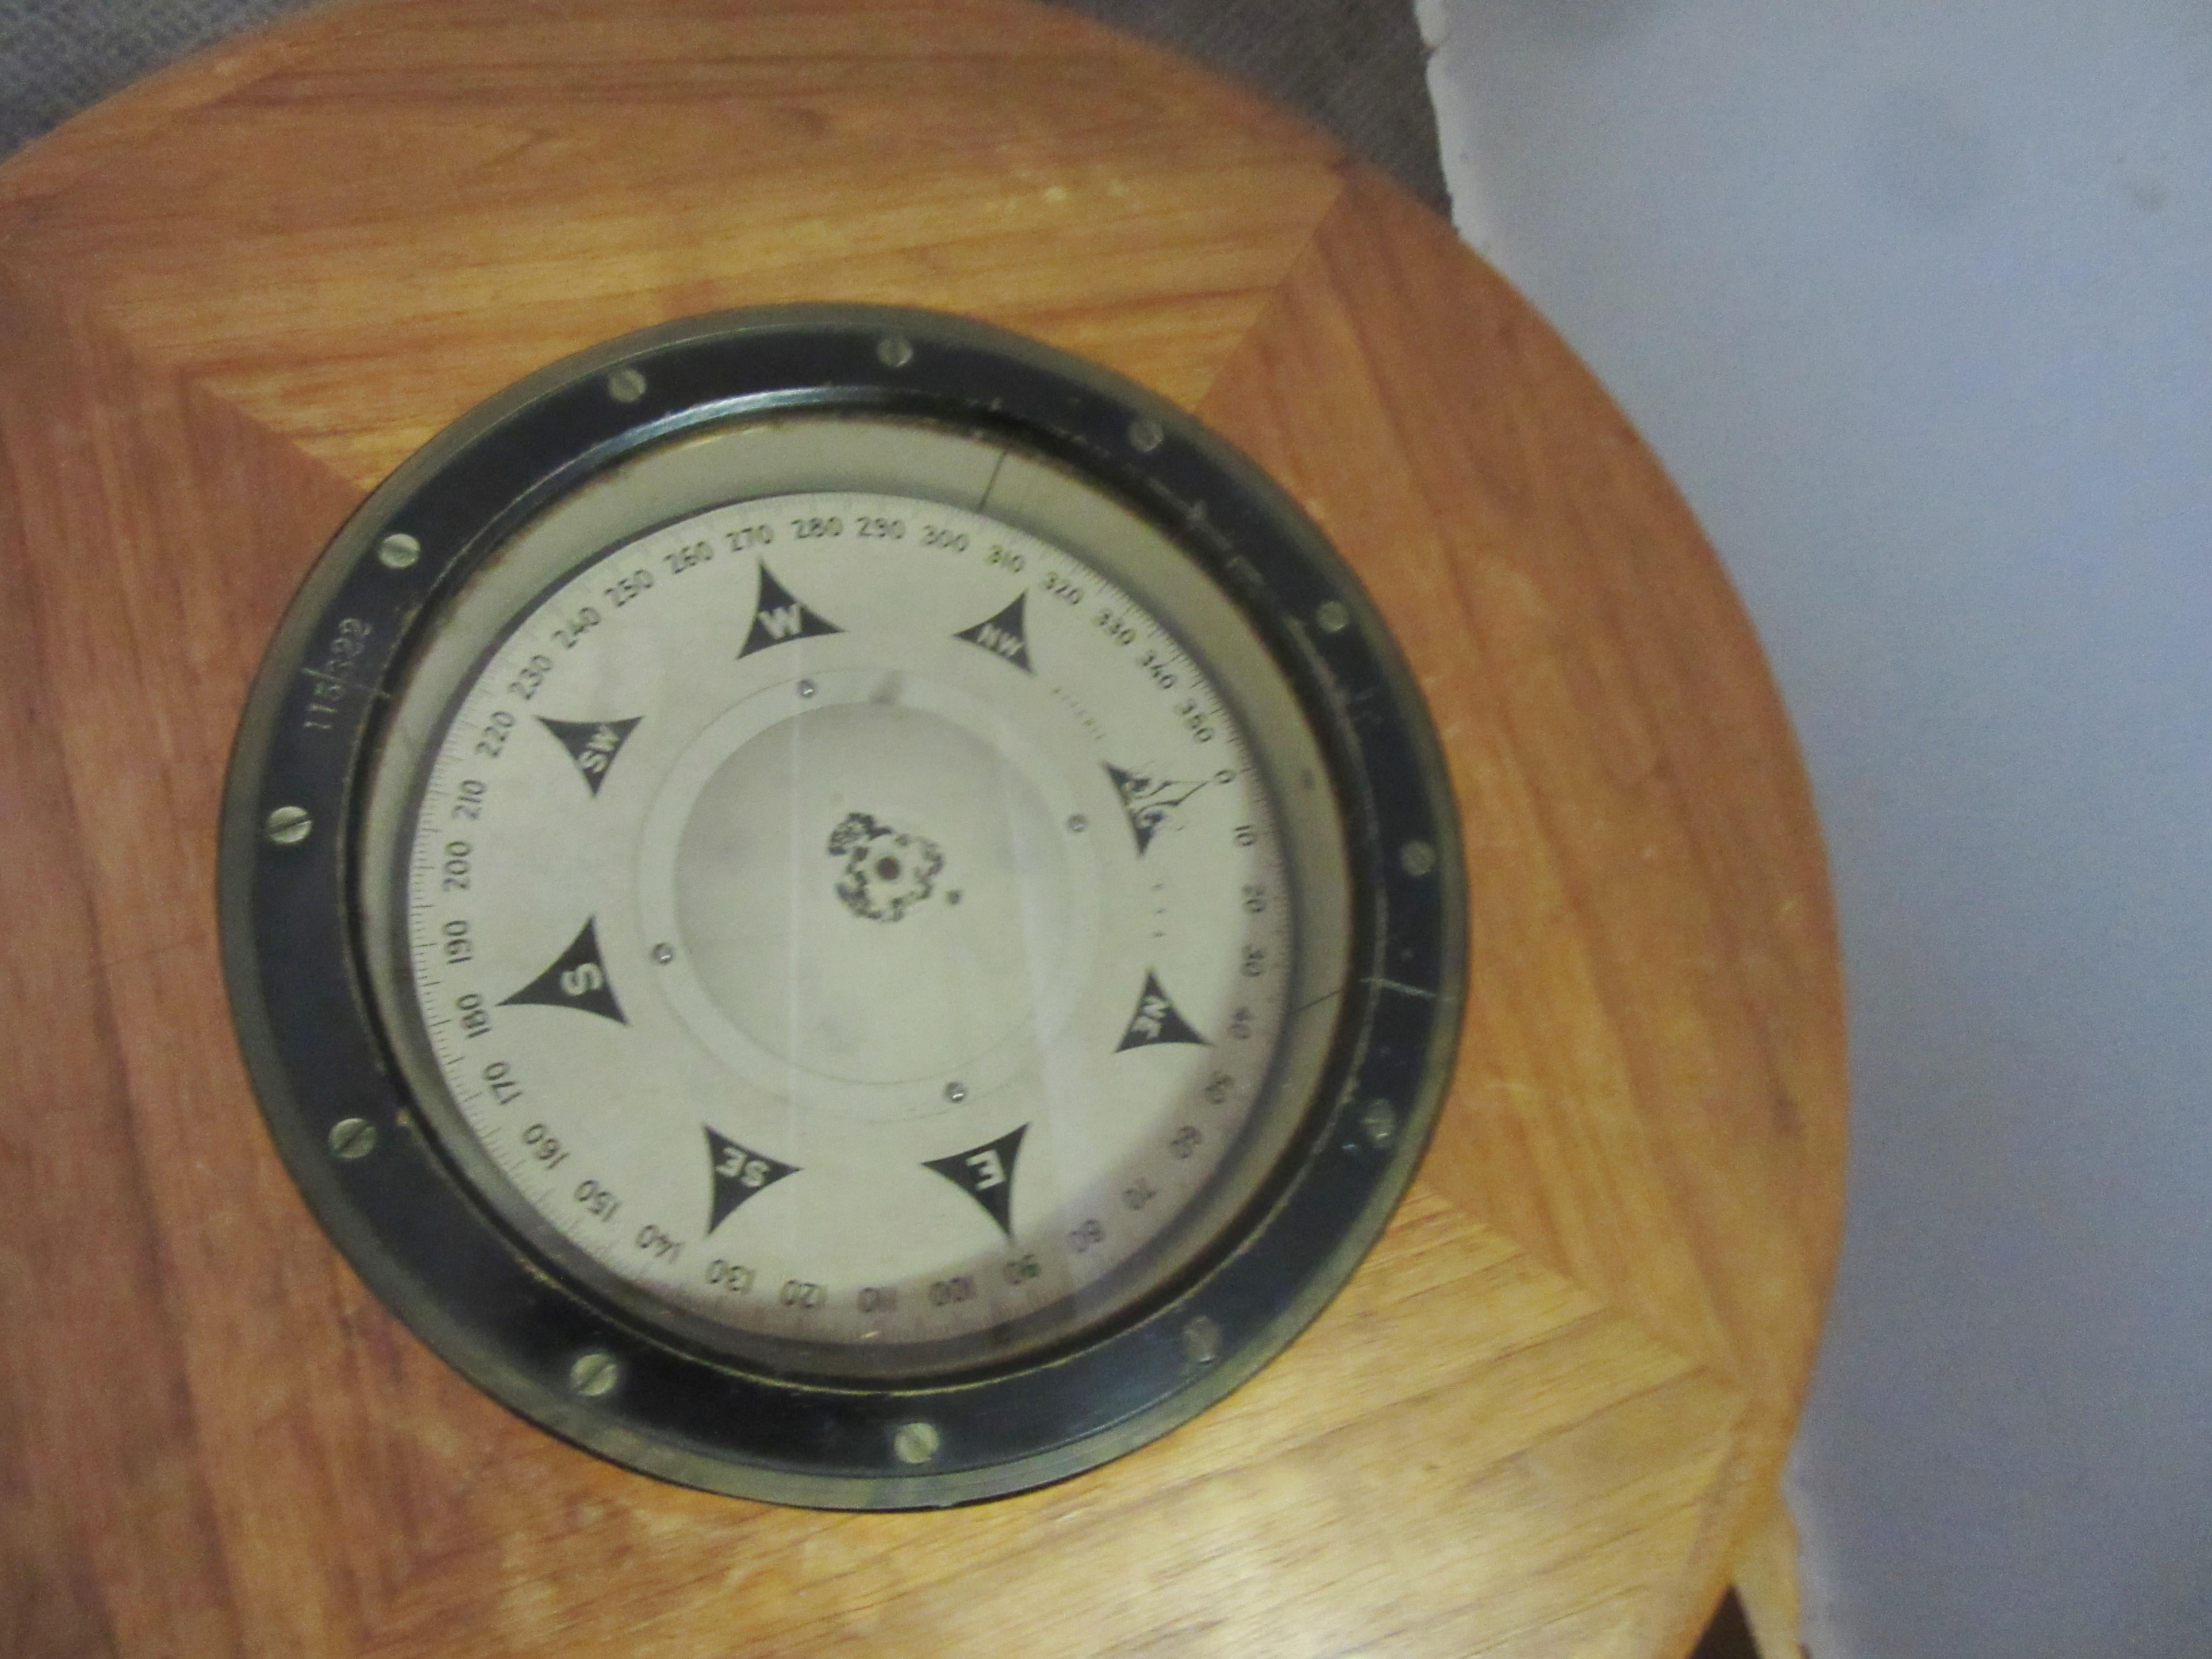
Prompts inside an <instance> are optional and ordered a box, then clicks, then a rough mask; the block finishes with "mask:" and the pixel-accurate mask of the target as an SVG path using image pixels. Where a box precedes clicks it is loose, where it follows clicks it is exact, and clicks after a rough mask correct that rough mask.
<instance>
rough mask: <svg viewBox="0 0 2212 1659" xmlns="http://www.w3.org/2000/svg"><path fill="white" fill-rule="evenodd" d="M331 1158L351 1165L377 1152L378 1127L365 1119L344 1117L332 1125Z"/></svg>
mask: <svg viewBox="0 0 2212 1659" xmlns="http://www.w3.org/2000/svg"><path fill="white" fill-rule="evenodd" d="M330 1148H331V1157H332V1158H343V1159H344V1160H345V1161H346V1162H347V1163H349V1164H351V1163H352V1162H354V1161H355V1160H356V1158H367V1157H368V1155H369V1154H370V1153H371V1152H374V1151H375V1150H376V1125H374V1123H371V1122H370V1121H368V1119H367V1118H365V1117H342V1118H340V1119H339V1120H338V1121H337V1122H336V1123H333V1124H331V1134H330Z"/></svg>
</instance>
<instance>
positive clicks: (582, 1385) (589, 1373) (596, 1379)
mask: <svg viewBox="0 0 2212 1659" xmlns="http://www.w3.org/2000/svg"><path fill="white" fill-rule="evenodd" d="M621 1381H622V1362H621V1361H620V1360H618V1359H617V1358H615V1357H614V1356H613V1355H612V1354H611V1353H609V1352H607V1351H606V1350H605V1349H604V1348H593V1349H591V1350H590V1351H589V1352H585V1353H580V1354H578V1355H577V1356H576V1360H575V1363H574V1364H572V1365H570V1366H569V1367H568V1388H569V1390H570V1391H571V1392H572V1393H575V1394H580V1395H583V1396H584V1398H585V1399H586V1400H597V1399H598V1398H599V1396H600V1395H605V1394H611V1393H613V1392H614V1386H615V1384H616V1383H619V1382H621Z"/></svg>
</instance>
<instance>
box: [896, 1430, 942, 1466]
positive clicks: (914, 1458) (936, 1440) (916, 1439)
mask: <svg viewBox="0 0 2212 1659" xmlns="http://www.w3.org/2000/svg"><path fill="white" fill-rule="evenodd" d="M944 1444H945V1437H944V1436H943V1435H941V1434H939V1432H938V1431H937V1425H936V1424H934V1423H922V1422H914V1423H902V1424H900V1425H898V1432H897V1433H896V1434H894V1435H893V1436H892V1437H891V1450H892V1451H893V1452H894V1453H896V1455H897V1456H898V1461H899V1462H902V1463H927V1462H929V1460H930V1459H931V1458H933V1457H934V1456H936V1455H937V1454H938V1452H939V1449H941V1448H942V1447H943V1446H944Z"/></svg>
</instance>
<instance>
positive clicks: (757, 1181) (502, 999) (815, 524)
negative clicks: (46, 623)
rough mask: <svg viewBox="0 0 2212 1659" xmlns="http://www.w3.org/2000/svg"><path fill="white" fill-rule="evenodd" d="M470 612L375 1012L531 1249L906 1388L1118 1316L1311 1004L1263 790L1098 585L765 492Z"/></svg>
mask: <svg viewBox="0 0 2212 1659" xmlns="http://www.w3.org/2000/svg"><path fill="white" fill-rule="evenodd" d="M1224 609H1226V608H1225V607H1224ZM501 626H502V627H503V628H504V630H505V631H504V632H503V634H500V633H497V631H496V630H494V631H493V637H495V643H492V642H490V641H489V640H488V641H487V643H486V644H485V645H480V646H478V647H477V653H476V654H475V656H474V659H473V660H474V666H473V668H471V669H470V670H468V671H465V672H461V673H459V674H458V675H457V676H455V677H454V689H453V690H452V691H451V692H450V694H448V695H446V696H444V697H443V698H442V708H443V712H442V713H441V714H437V715H436V716H435V718H426V719H425V720H424V722H423V737H424V743H423V749H422V753H421V755H420V757H419V759H417V760H416V761H414V762H413V763H412V767H413V776H414V779H415V782H414V784H413V786H412V792H413V793H412V803H413V804H412V805H411V806H410V807H409V808H408V809H407V812H408V814H409V816H410V820H411V821H410V822H409V823H407V824H406V826H405V829H404V835H403V837H402V850H401V853H400V856H399V858H398V868H397V869H396V871H395V875H396V878H397V887H398V891H397V893H396V895H395V897H396V899H397V903H396V905H395V907H394V908H395V911H396V914H397V915H398V919H399V920H398V933H399V935H400V938H401V940H402V946H401V948H402V953H403V956H404V962H403V963H401V964H400V977H401V979H402V980H403V981H404V982H403V987H402V989H401V992H400V995H401V998H402V1000H403V1001H404V1005H405V1009H404V1023H405V1024H407V1026H408V1028H409V1030H410V1033H411V1040H412V1043H413V1046H414V1048H416V1050H417V1051H419V1052H420V1053H421V1054H422V1056H423V1057H424V1061H425V1063H426V1064H427V1065H428V1067H429V1068H431V1069H433V1070H434V1071H435V1079H436V1086H435V1087H434V1088H432V1089H430V1090H428V1091H418V1092H422V1093H423V1097H424V1105H425V1109H426V1113H427V1114H428V1116H429V1118H430V1119H431V1120H432V1122H433V1124H434V1127H435V1129H436V1131H437V1132H438V1133H439V1135H440V1138H441V1139H442V1140H443V1141H445V1142H446V1143H447V1146H449V1148H450V1149H451V1150H452V1151H453V1152H454V1154H455V1156H456V1158H457V1160H458V1162H459V1164H461V1166H462V1168H463V1170H464V1172H465V1173H466V1174H467V1175H469V1176H470V1177H471V1180H472V1181H473V1182H474V1183H475V1184H476V1185H477V1186H478V1187H479V1188H480V1190H482V1192H483V1194H484V1195H485V1196H486V1198H487V1199H489V1200H490V1201H491V1202H492V1203H493V1205H494V1206H495V1207H496V1208H498V1209H499V1210H501V1212H503V1213H505V1214H506V1215H507V1218H509V1220H510V1221H511V1222H513V1224H514V1225H517V1226H518V1227H519V1228H520V1230H521V1231H523V1232H524V1233H525V1234H526V1236H528V1237H531V1238H532V1239H533V1240H535V1241H536V1242H537V1243H538V1244H539V1245H540V1246H541V1247H542V1248H544V1249H546V1250H548V1252H549V1253H550V1254H551V1255H554V1256H555V1257H556V1258H557V1259H559V1260H561V1261H564V1262H566V1263H568V1264H569V1265H570V1266H572V1267H574V1268H576V1269H577V1270H578V1272H579V1273H580V1276H581V1277H583V1278H585V1279H587V1280H589V1281H591V1282H592V1283H594V1284H595V1285H599V1287H600V1288H601V1289H602V1290H604V1291H607V1292H608V1293H610V1294H611V1295H613V1296H615V1297H617V1299H620V1300H623V1301H625V1302H627V1303H629V1304H633V1305H635V1306H636V1307H638V1308H640V1309H641V1310H643V1311H644V1312H646V1313H647V1315H648V1316H651V1317H653V1318H655V1319H658V1320H660V1321H663V1322H668V1323H671V1324H672V1325H674V1326H676V1327H678V1328H681V1329H682V1330H684V1332H685V1333H687V1334H690V1335H691V1336H693V1337H695V1338H703V1340H708V1341H709V1342H711V1343H716V1344H719V1345H720V1346H726V1347H729V1348H732V1349H733V1350H735V1351H737V1352H740V1353H746V1352H751V1353H756V1354H763V1353H764V1354H767V1355H769V1356H771V1357H777V1356H781V1357H782V1358H784V1359H786V1360H787V1359H788V1358H789V1356H790V1354H791V1353H792V1352H793V1351H794V1350H793V1347H792V1345H799V1348H798V1350H797V1352H800V1353H802V1354H803V1356H804V1364H805V1365H806V1366H808V1367H811V1368H813V1369H817V1370H823V1371H826V1372H829V1373H831V1374H840V1373H842V1374H854V1375H883V1374H884V1373H885V1372H886V1371H889V1372H893V1373H896V1372H897V1371H900V1370H902V1369H903V1370H914V1371H915V1372H917V1373H923V1372H927V1371H928V1370H931V1369H933V1368H936V1369H944V1368H945V1367H948V1366H958V1365H966V1364H976V1363H980V1362H981V1361H986V1360H989V1359H992V1358H1000V1357H1004V1356H1006V1355H1010V1354H1012V1353H1017V1352H1020V1351H1022V1350H1023V1349H1024V1347H1025V1346H1036V1344H1038V1343H1041V1342H1045V1341H1049V1340H1056V1339H1057V1338H1058V1337H1060V1336H1061V1335H1063V1334H1066V1331H1067V1330H1069V1329H1070V1328H1077V1327H1079V1326H1080V1325H1082V1324H1083V1323H1084V1322H1088V1321H1092V1320H1096V1319H1097V1318H1099V1317H1102V1316H1106V1315H1109V1314H1110V1313H1111V1312H1112V1311H1113V1310H1115V1308H1117V1307H1121V1306H1126V1305H1127V1304H1129V1303H1131V1302H1133V1301H1134V1300H1136V1299H1138V1298H1139V1297H1142V1296H1143V1295H1144V1294H1145V1293H1146V1291H1147V1290H1148V1289H1150V1288H1152V1286H1153V1285H1157V1284H1158V1283H1160V1282H1162V1281H1163V1280H1164V1279H1165V1278H1166V1277H1168V1276H1170V1275H1171V1274H1172V1273H1174V1272H1175V1271H1176V1270H1177V1269H1178V1267H1180V1266H1181V1265H1182V1263H1184V1262H1187V1261H1189V1260H1190V1259H1192V1257H1193V1256H1194V1255H1196V1254H1197V1253H1198V1252H1199V1251H1200V1250H1202V1249H1204V1247H1205V1246H1206V1243H1207V1242H1208V1234H1209V1232H1210V1231H1218V1226H1219V1225H1220V1223H1221V1221H1222V1219H1223V1218H1224V1217H1225V1214H1226V1213H1228V1212H1229V1211H1231V1210H1233V1208H1234V1207H1235V1206H1236V1204H1237V1203H1241V1202H1242V1200H1243V1198H1244V1197H1248V1196H1249V1194H1250V1193H1251V1192H1252V1191H1254V1190H1255V1189H1256V1188H1257V1185H1258V1183H1259V1182H1261V1179H1262V1178H1263V1176H1264V1174H1265V1166H1266V1164H1267V1161H1268V1160H1269V1159H1270V1158H1272V1157H1273V1155H1274V1153H1275V1152H1276V1150H1277V1149H1279V1147H1280V1146H1281V1145H1282V1144H1283V1136H1284V1134H1285V1133H1287V1131H1286V1130H1285V1127H1284V1120H1285V1115H1296V1114H1297V1112H1299V1111H1300V1110H1302V1109H1303V1106H1304V1101H1303V1099H1302V1098H1297V1097H1293V1096H1294V1095H1295V1091H1289V1092H1288V1093H1286V1091H1285V1086H1284V1085H1283V1081H1282V1076H1281V1073H1282V1072H1283V1070H1284V1068H1283V1066H1282V1065H1281V1063H1280V1060H1281V1055H1282V1053H1283V1051H1284V1050H1285V1046H1286V1044H1287V1043H1289V1042H1290V1041H1291V1036H1292V1035H1293V1032H1294V1029H1295V1028H1296V1027H1297V1024H1298V1022H1299V1020H1300V1019H1301V1018H1304V1020H1306V1022H1307V1024H1309V1025H1312V1024H1314V1022H1315V1021H1316V1020H1320V1021H1324V1022H1325V1020H1326V1019H1327V1018H1328V1017H1329V1012H1330V1011H1329V1010H1328V1009H1327V1008H1323V1009H1322V1010H1321V1011H1320V1012H1318V1013H1316V1012H1313V1008H1312V1005H1313V1004H1315V1003H1316V1002H1324V1003H1325V1002H1328V1001H1330V1000H1333V999H1332V998H1331V997H1322V998H1316V997H1313V996H1312V995H1311V994H1310V983H1308V982H1304V981H1301V979H1300V975H1299V969H1298V963H1297V960H1296V951H1297V946H1298V944H1299V941H1298V939H1297V932H1298V928H1297V926H1296V925H1295V918H1296V916H1297V913H1298V896H1297V894H1296V893H1295V892H1294V891H1293V890H1292V889H1293V883H1292V874H1291V871H1292V865H1291V860H1290V858H1289V857H1288V855H1287V854H1286V849H1285V831H1284V827H1283V821H1282V812H1281V810H1280V808H1279V802H1278V786H1277V785H1276V784H1275V782H1274V781H1273V779H1272V777H1271V775H1270V774H1271V770H1272V768H1271V766H1270V765H1269V764H1267V763H1264V757H1262V756H1261V755H1259V754H1257V753H1255V750H1254V748H1253V745H1252V744H1251V742H1250V741H1249V738H1248V734H1247V732H1246V729H1245V722H1244V720H1243V719H1242V718H1241V717H1240V714H1239V713H1238V710H1237V707H1236V705H1235V703H1234V702H1232V698H1231V695H1230V694H1229V692H1228V691H1227V690H1225V687H1224V685H1223V684H1220V683H1219V675H1218V672H1217V671H1215V670H1213V669H1212V668H1210V667H1209V666H1208V665H1207V663H1206V661H1203V660H1201V659H1200V657H1199V656H1197V655H1195V654H1194V653H1193V652H1192V650H1191V649H1189V648H1188V647H1187V646H1186V644H1185V643H1184V642H1183V641H1182V639H1180V638H1179V637H1178V635H1177V634H1176V632H1174V631H1171V630H1170V629H1169V628H1168V627H1167V626H1166V625H1165V623H1164V622H1163V620H1162V619H1161V618H1160V617H1158V615H1156V614H1155V613H1154V611H1153V610H1152V608H1150V607H1148V606H1147V605H1146V604H1145V603H1143V602H1141V601H1140V600H1139V599H1138V598H1137V597H1136V596H1135V594H1134V592H1132V591H1131V590H1130V589H1129V588H1128V587H1127V586H1124V585H1123V584H1122V583H1120V582H1117V581H1116V580H1114V579H1113V578H1112V577H1110V576H1109V574H1107V573H1106V572H1105V571H1104V570H1103V569H1102V568H1099V566H1098V565H1097V563H1094V562H1091V561H1090V560H1086V559H1085V558H1084V557H1079V556H1077V555H1076V554H1075V553H1073V552H1071V551H1069V550H1067V549H1066V548H1065V547H1062V546H1060V545H1057V544H1055V543H1054V541H1052V540H1048V539H1047V538H1043V537H1041V536H1039V535H1037V534H1035V533H1031V532H1030V531H1029V530H1027V529H1024V528H1018V527H1016V526H1014V525H1013V524H1011V523H1009V522H1006V521H1004V520H1000V519H999V518H997V517H994V516H993V515H992V514H991V513H989V512H988V511H979V510H974V509H971V508H968V507H955V506H950V505H946V504H944V503H942V502H939V501H930V500H923V499H919V498H916V497H913V496H908V495H897V494H885V493H880V492H877V491H872V490H868V491H864V490H851V489H841V490H829V491H814V492H806V493H789V494H780V495H769V496H765V497H760V498H756V499H751V500H746V501H738V502H736V503H733V504H729V505H723V506H718V507H711V508H709V509H708V510H706V511H703V512H698V513H694V514H692V515H691V516H689V517H686V518H684V519H681V520H678V521H677V522H675V523H672V524H670V525H667V526H664V527H662V528H659V529H658V530H655V531H653V532H650V533H648V534H647V535H644V536H642V537H641V538H636V539H634V540H629V541H627V542H623V543H620V544H617V545H615V546H614V547H612V548H611V550H607V551H605V552H603V553H600V554H598V555H595V556H591V557H588V558H586V559H585V560H583V561H582V562H580V563H576V564H574V565H572V566H570V567H569V568H567V569H565V570H563V571H562V572H560V573H559V574H558V575H557V576H556V578H555V579H554V580H553V581H552V584H551V585H550V586H545V587H542V588H540V589H539V591H538V593H537V596H536V597H535V598H534V599H530V600H528V601H527V602H526V603H523V604H521V605H520V606H519V608H515V609H511V610H510V611H508V612H507V616H506V617H505V618H504V620H503V622H502V623H501ZM407 695H409V694H403V699H402V702H403V714H404V708H405V698H406V696H407ZM416 695H418V696H419V695H420V694H416ZM396 748H397V746H396V745H395V750H396ZM394 763H399V764H404V763H405V762H404V757H403V758H398V759H397V760H395V759H394V758H391V757H388V758H387V761H386V764H387V765H391V764H394ZM1303 785H1304V787H1306V788H1308V789H1311V788H1312V787H1314V781H1313V778H1312V776H1311V775H1306V776H1305V777H1304V779H1303ZM1294 985H1296V986H1298V987H1299V993H1300V1000H1302V1001H1303V1002H1304V1003H1305V1004H1306V1005H1307V1006H1306V1007H1305V1008H1304V1009H1303V1010H1301V1012H1299V1013H1298V1014H1297V1015H1294V1014H1293V1011H1292V1006H1291V1005H1292V1000H1293V998H1292V990H1293V987H1294ZM1305 1041H1306V1047H1307V1048H1312V1047H1313V1046H1314V1040H1313V1039H1312V1038H1311V1036H1310V1035H1309V1036H1308V1038H1307V1039H1306V1040H1305ZM408 1047H409V1044H408V1043H407V1042H403V1043H402V1048H403V1049H405V1048H408ZM403 1057H404V1056H403Z"/></svg>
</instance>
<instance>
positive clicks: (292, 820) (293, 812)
mask: <svg viewBox="0 0 2212 1659" xmlns="http://www.w3.org/2000/svg"><path fill="white" fill-rule="evenodd" d="M314 827H315V820H314V819H313V817H311V816H310V815H309V813H308V811H307V808H306V807H304V806H280V807H278V808H277V809H276V811H273V812H271V813H270V815H269V816H268V817H266V818H264V820H262V824H261V833H262V834H263V835H264V836H268V838H269V839H270V841H273V842H276V845H278V846H279V847H296V846H298V845H299V844H300V843H301V842H303V841H305V840H307V836H308V833H309V832H310V831H311V830H313V829H314Z"/></svg>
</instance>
